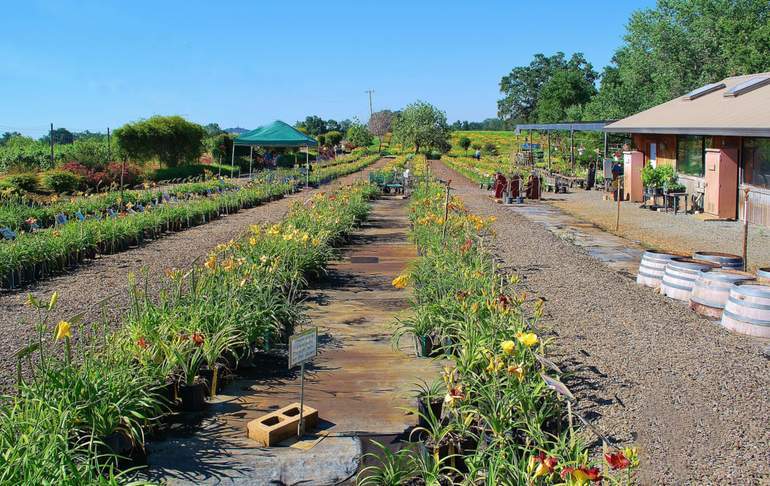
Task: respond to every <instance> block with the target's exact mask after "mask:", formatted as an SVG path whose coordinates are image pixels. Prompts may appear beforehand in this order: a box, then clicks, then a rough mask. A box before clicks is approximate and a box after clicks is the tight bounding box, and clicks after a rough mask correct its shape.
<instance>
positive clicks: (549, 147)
mask: <svg viewBox="0 0 770 486" xmlns="http://www.w3.org/2000/svg"><path fill="white" fill-rule="evenodd" d="M548 170H549V171H550V170H551V131H550V130H548Z"/></svg>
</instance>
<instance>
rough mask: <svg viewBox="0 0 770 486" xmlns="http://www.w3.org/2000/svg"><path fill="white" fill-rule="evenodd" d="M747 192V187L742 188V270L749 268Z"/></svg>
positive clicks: (748, 190)
mask: <svg viewBox="0 0 770 486" xmlns="http://www.w3.org/2000/svg"><path fill="white" fill-rule="evenodd" d="M749 192H750V189H749V188H748V187H747V188H746V189H744V190H743V271H744V272H746V271H747V269H748V268H749V258H748V257H749Z"/></svg>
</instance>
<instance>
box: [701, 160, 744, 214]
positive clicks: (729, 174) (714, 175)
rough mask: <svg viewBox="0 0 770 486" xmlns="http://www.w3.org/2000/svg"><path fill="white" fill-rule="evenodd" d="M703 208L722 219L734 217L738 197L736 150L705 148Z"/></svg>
mask: <svg viewBox="0 0 770 486" xmlns="http://www.w3.org/2000/svg"><path fill="white" fill-rule="evenodd" d="M705 178H706V197H705V201H704V206H705V207H704V210H705V211H706V212H707V213H709V214H713V215H715V216H718V217H720V218H724V219H735V218H736V216H737V210H738V208H737V204H736V203H737V199H738V150H737V149H734V148H722V149H706V176H705Z"/></svg>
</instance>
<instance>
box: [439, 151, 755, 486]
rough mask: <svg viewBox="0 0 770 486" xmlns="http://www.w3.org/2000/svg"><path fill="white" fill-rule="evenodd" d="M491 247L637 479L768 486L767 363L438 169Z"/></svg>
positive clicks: (588, 411)
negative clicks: (483, 228)
mask: <svg viewBox="0 0 770 486" xmlns="http://www.w3.org/2000/svg"><path fill="white" fill-rule="evenodd" d="M433 170H434V174H435V175H436V176H438V177H441V178H443V179H452V181H453V182H452V187H453V188H455V190H456V191H455V192H456V194H458V195H460V196H461V197H462V198H463V199H464V200H465V202H466V205H467V207H468V208H469V209H470V210H471V211H473V212H476V213H477V214H480V215H484V216H490V215H493V216H496V217H497V222H496V223H495V225H494V227H495V230H496V232H497V236H496V238H495V241H494V243H493V246H494V251H495V252H496V253H497V255H498V256H499V257H500V258H502V259H503V260H504V261H505V265H507V266H508V267H509V268H510V269H511V270H513V271H516V272H517V273H518V274H519V275H520V276H521V277H522V286H523V289H524V290H526V291H527V293H528V294H529V295H530V296H531V297H530V298H531V299H534V298H535V297H544V298H545V299H546V300H547V302H546V317H545V319H544V325H545V326H547V327H548V328H549V331H546V332H552V333H553V334H554V335H555V337H556V343H555V347H553V348H552V353H554V358H555V359H556V360H557V361H558V362H559V363H560V364H561V365H562V366H563V367H564V368H565V370H567V371H568V372H570V373H571V374H572V376H570V377H569V379H568V380H567V383H568V385H569V386H570V388H571V389H572V390H573V392H574V393H575V395H576V396H577V397H578V400H579V408H578V409H579V410H580V412H581V413H582V414H583V415H584V416H586V417H587V418H588V419H589V420H591V421H592V422H593V423H594V424H595V425H596V426H598V427H599V428H600V429H601V430H603V431H604V432H605V433H606V434H607V435H608V436H610V437H611V438H613V439H614V440H615V441H617V442H619V443H620V444H621V445H628V444H635V445H637V446H638V447H639V449H640V455H641V460H642V467H641V470H640V480H641V482H642V484H677V485H681V484H736V485H749V484H751V485H753V484H770V449H769V448H768V445H769V444H770V425H769V424H770V373H769V372H770V361H769V360H768V359H767V358H765V357H764V356H763V355H762V352H761V347H760V345H759V344H758V343H757V342H756V341H753V340H751V339H750V338H747V337H745V336H740V335H735V334H731V333H729V332H727V331H725V330H724V329H722V328H721V327H719V326H718V325H716V324H713V323H711V322H709V321H707V320H704V319H702V318H700V317H698V316H697V315H696V314H695V313H693V312H691V311H690V310H689V309H688V308H687V307H686V306H684V305H682V304H680V303H678V302H675V301H672V300H670V299H666V298H665V297H662V296H660V295H659V294H657V293H655V292H654V291H652V290H651V289H648V288H644V287H640V286H638V285H636V284H635V283H634V282H633V281H632V280H630V279H629V278H628V277H625V276H622V275H620V274H618V273H616V272H614V271H612V270H610V269H608V268H607V267H606V266H604V265H603V264H600V263H599V262H598V261H597V260H594V259H593V258H592V257H590V256H588V255H587V254H586V253H585V252H584V251H583V250H581V249H579V248H578V247H576V246H574V245H572V244H570V243H569V242H566V241H563V240H561V239H559V238H558V237H556V236H554V235H553V234H551V233H550V232H549V231H547V230H546V229H545V228H543V227H542V226H541V225H539V224H537V223H533V222H531V221H529V220H527V219H526V218H524V217H522V216H520V215H518V214H516V213H514V212H513V211H510V210H508V209H506V208H505V207H503V206H502V205H498V204H495V203H494V202H493V201H492V200H491V199H489V198H488V197H487V194H488V193H487V192H481V191H480V190H479V189H478V188H477V186H475V185H472V184H471V183H469V182H468V181H467V180H466V179H464V178H463V177H462V176H460V175H459V174H457V173H455V172H453V171H451V170H449V169H447V168H446V167H444V166H443V165H441V164H440V163H435V164H434V169H433Z"/></svg>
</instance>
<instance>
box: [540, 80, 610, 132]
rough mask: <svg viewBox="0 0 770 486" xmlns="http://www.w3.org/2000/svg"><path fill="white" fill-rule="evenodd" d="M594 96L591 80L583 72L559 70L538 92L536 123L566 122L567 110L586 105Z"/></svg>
mask: <svg viewBox="0 0 770 486" xmlns="http://www.w3.org/2000/svg"><path fill="white" fill-rule="evenodd" d="M593 78H594V79H595V76H593ZM595 94H596V88H595V87H594V83H593V79H589V77H587V76H586V73H585V71H581V70H579V69H574V68H568V69H562V70H559V71H557V72H556V73H554V75H553V76H551V79H549V80H548V81H547V82H546V83H545V84H544V85H543V87H542V88H541V90H540V95H539V97H538V101H537V107H536V109H535V114H536V118H537V121H538V122H540V123H554V122H560V121H568V120H567V118H568V116H567V110H568V109H569V108H570V107H573V106H582V105H584V104H586V103H588V102H589V101H590V100H591V97H593V96H594V95H595ZM573 113H574V111H573Z"/></svg>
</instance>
